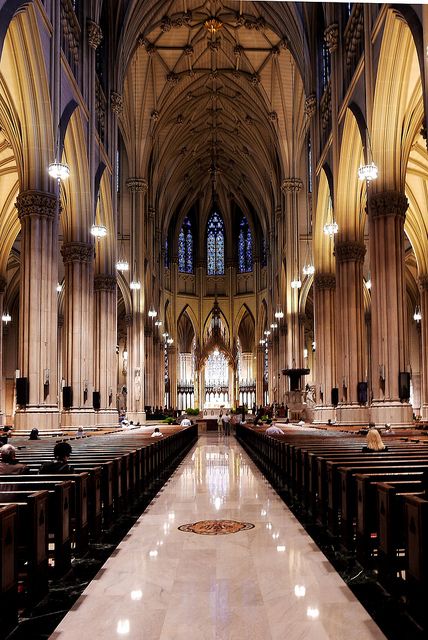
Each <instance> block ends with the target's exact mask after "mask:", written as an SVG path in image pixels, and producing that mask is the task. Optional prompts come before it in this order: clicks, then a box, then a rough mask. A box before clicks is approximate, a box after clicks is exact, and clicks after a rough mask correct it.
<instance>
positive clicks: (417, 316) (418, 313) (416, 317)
mask: <svg viewBox="0 0 428 640" xmlns="http://www.w3.org/2000/svg"><path fill="white" fill-rule="evenodd" d="M413 320H415V321H416V322H420V321H421V320H422V314H421V310H420V308H419V306H418V305H416V308H415V313H414V314H413Z"/></svg>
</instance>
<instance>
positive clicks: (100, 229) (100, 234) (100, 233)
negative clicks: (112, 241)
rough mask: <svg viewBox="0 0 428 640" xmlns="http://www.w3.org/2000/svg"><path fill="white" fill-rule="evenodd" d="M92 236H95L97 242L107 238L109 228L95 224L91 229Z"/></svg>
mask: <svg viewBox="0 0 428 640" xmlns="http://www.w3.org/2000/svg"><path fill="white" fill-rule="evenodd" d="M91 235H93V236H94V238H96V239H97V240H100V239H101V238H105V237H106V235H107V227H105V226H104V225H103V224H96V223H94V224H93V225H92V227H91Z"/></svg>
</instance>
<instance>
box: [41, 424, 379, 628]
mask: <svg viewBox="0 0 428 640" xmlns="http://www.w3.org/2000/svg"><path fill="white" fill-rule="evenodd" d="M220 519H227V520H235V521H238V522H246V523H251V524H253V525H254V528H251V529H248V530H243V531H239V532H238V533H232V534H228V535H197V534H195V533H192V532H183V531H179V530H178V527H179V526H181V525H185V524H189V523H195V522H197V521H201V520H220ZM83 638H90V640H98V639H100V640H101V639H102V640H109V639H110V638H114V639H116V640H117V639H118V638H130V639H131V638H132V640H157V639H161V640H174V639H180V640H181V639H182V640H190V639H191V638H197V639H198V640H204V639H206V640H214V639H215V640H232V639H233V640H251V639H254V640H269V639H275V640H325V639H327V638H329V639H336V640H343V638H346V639H347V640H353V639H358V640H372V639H373V640H374V639H376V640H380V639H381V638H384V635H383V634H382V633H381V632H380V630H379V629H378V627H377V626H376V624H375V623H374V622H373V620H372V619H371V618H370V616H369V615H368V613H367V612H366V611H365V609H364V608H363V607H362V606H361V605H360V604H359V602H358V601H357V600H356V599H355V597H354V596H353V594H352V593H351V591H350V590H349V589H348V587H347V586H346V585H345V583H344V582H343V580H342V579H341V578H340V576H339V575H338V574H337V573H336V571H335V570H334V569H333V567H332V566H331V565H330V563H329V562H328V561H327V559H326V558H325V556H324V555H323V554H322V553H321V552H320V551H319V549H318V547H317V546H316V545H315V543H314V542H313V541H312V539H311V538H310V537H309V536H308V535H307V534H306V532H305V531H304V529H303V527H302V526H301V525H300V524H299V522H298V521H297V520H296V518H295V517H294V516H293V515H292V514H291V512H290V511H289V509H288V508H287V507H286V506H285V505H284V503H283V502H282V501H281V499H280V498H279V497H278V496H277V494H276V493H275V491H274V490H273V489H272V487H271V486H270V484H269V483H268V482H267V481H266V480H265V479H264V477H263V475H262V474H261V473H260V472H259V470H258V469H257V467H256V466H255V465H254V464H253V463H252V462H251V460H250V459H249V457H248V456H247V454H246V453H245V452H244V451H243V449H242V448H241V447H240V445H238V443H237V442H236V440H235V439H234V438H233V437H229V438H221V437H219V436H217V435H212V436H210V435H208V436H203V437H201V438H200V439H199V441H198V443H197V445H196V446H195V447H194V449H193V450H192V451H191V453H189V454H188V456H187V457H186V458H185V460H184V461H183V462H182V463H181V464H180V466H179V467H178V469H177V470H176V471H175V473H174V474H173V476H172V477H171V478H170V480H169V482H168V483H167V484H166V485H165V487H164V489H163V490H162V491H161V492H160V493H159V494H158V495H157V496H156V498H155V499H154V500H153V502H152V503H151V505H150V506H149V507H148V509H147V510H146V511H145V512H144V513H143V515H142V516H141V517H140V518H139V520H138V522H137V523H136V524H135V526H134V527H133V528H132V529H131V530H130V532H129V533H128V535H127V536H125V538H124V540H123V541H122V542H121V543H120V544H119V546H118V548H117V549H116V551H115V552H114V553H113V554H112V556H111V557H110V558H109V560H108V561H107V562H106V563H105V565H104V566H103V568H102V569H101V571H100V572H99V573H98V575H97V577H96V578H95V579H94V580H93V581H92V582H91V584H90V585H89V586H88V587H87V589H86V590H85V591H84V593H83V594H82V596H81V597H80V598H79V600H78V601H77V602H76V604H75V605H74V607H73V608H72V610H71V611H70V612H69V613H68V614H67V616H66V617H65V618H64V619H63V621H62V622H61V624H60V625H59V626H58V627H57V629H56V631H55V632H54V633H53V635H52V636H51V640H54V639H55V640H76V639H77V640H79V639H83Z"/></svg>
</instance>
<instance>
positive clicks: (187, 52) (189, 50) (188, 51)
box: [183, 44, 194, 57]
mask: <svg viewBox="0 0 428 640" xmlns="http://www.w3.org/2000/svg"><path fill="white" fill-rule="evenodd" d="M183 51H184V55H185V56H189V57H190V56H193V53H194V50H193V47H192V45H191V44H187V45H186V46H185V47H184V49H183Z"/></svg>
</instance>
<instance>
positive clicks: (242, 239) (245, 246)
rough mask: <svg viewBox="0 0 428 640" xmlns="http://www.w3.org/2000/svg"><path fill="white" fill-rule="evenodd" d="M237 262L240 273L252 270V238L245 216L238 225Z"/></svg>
mask: <svg viewBox="0 0 428 640" xmlns="http://www.w3.org/2000/svg"><path fill="white" fill-rule="evenodd" d="M238 260H239V272H240V273H248V272H249V271H252V270H253V237H252V234H251V229H250V227H249V225H248V221H247V219H246V217H245V216H242V218H241V222H240V225H239V237H238Z"/></svg>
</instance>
